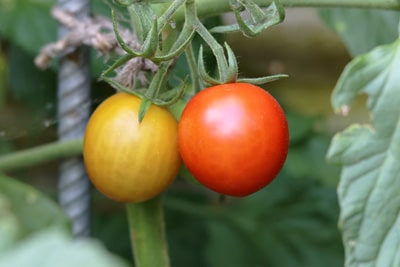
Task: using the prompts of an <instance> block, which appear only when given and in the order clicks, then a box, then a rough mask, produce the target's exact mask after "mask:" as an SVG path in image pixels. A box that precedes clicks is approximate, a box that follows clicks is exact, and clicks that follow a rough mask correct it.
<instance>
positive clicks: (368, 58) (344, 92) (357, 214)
mask: <svg viewBox="0 0 400 267" xmlns="http://www.w3.org/2000/svg"><path fill="white" fill-rule="evenodd" d="M399 49H400V41H399V40H397V41H396V42H394V43H392V44H390V45H385V46H379V47H377V48H375V49H373V50H372V51H371V52H369V53H367V54H363V55H360V56H358V57H356V58H355V59H354V60H353V61H352V62H351V63H350V64H349V65H348V66H347V67H346V69H345V70H344V72H343V74H342V76H341V78H340V79H339V81H338V83H337V85H336V88H335V91H334V93H333V97H332V102H333V106H334V108H335V109H337V110H343V109H348V106H349V105H351V103H352V101H353V100H354V98H355V96H356V95H357V94H359V93H366V94H368V96H369V98H368V103H367V105H368V109H369V110H370V111H371V120H372V125H354V126H351V127H349V128H348V129H346V130H345V131H344V132H342V133H340V134H337V135H336V136H335V138H334V139H333V141H332V145H331V147H330V150H329V153H328V156H329V158H330V159H331V160H332V161H336V162H339V163H341V164H342V165H343V170H342V179H341V181H340V185H339V189H338V190H339V191H338V192H339V200H340V203H341V207H342V209H341V216H340V221H339V223H340V227H341V229H342V231H343V239H344V244H345V248H346V253H347V255H348V257H347V258H346V262H347V263H348V264H349V266H353V265H354V266H358V264H360V263H361V262H365V261H368V262H370V263H371V265H376V266H390V265H392V266H396V265H399V264H400V261H399V258H398V257H397V253H398V251H397V250H396V249H395V248H396V247H398V246H399V241H398V238H397V236H398V235H397V231H396V229H398V227H400V225H399V223H398V214H399V212H398V211H399V205H398V202H397V200H399V198H398V193H397V192H398V190H400V184H399V178H400V177H399V173H400V169H399V165H398V162H399V160H400V151H399V136H400V132H399V127H398V125H399V116H400V107H399V104H398V103H399V101H400V98H399V94H398V84H399V82H400V76H399V75H398V70H399V67H400V56H399V55H400V53H399Z"/></svg>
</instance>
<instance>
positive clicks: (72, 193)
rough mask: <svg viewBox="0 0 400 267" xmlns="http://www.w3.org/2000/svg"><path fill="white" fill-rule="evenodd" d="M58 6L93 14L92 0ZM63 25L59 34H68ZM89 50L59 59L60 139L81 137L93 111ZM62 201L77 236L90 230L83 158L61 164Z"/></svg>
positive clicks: (65, 1) (81, 14) (79, 13)
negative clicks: (91, 10)
mask: <svg viewBox="0 0 400 267" xmlns="http://www.w3.org/2000/svg"><path fill="white" fill-rule="evenodd" d="M58 6H59V7H60V8H61V9H63V10H66V11H68V12H70V13H71V14H74V15H75V16H76V17H77V18H78V19H79V18H80V19H82V18H84V17H87V16H89V15H90V0H58ZM68 31H69V29H68V28H66V27H65V26H63V25H60V26H59V28H58V37H59V38H61V37H63V36H64V35H66V34H67V33H68ZM88 103H90V58H89V49H88V48H87V47H80V48H78V49H77V51H75V52H73V53H72V54H71V55H67V56H66V57H64V58H62V59H61V60H60V62H59V72H58V118H59V123H58V137H59V139H60V140H66V139H73V138H77V137H81V136H82V135H83V134H84V130H85V126H86V123H87V120H88V117H89V114H90V105H88ZM58 189H59V193H58V196H59V203H60V205H61V207H62V208H63V209H64V211H65V212H66V214H67V215H68V216H69V217H70V218H71V221H72V226H73V233H74V235H75V236H76V237H84V236H88V235H89V233H90V197H89V189H90V183H89V180H88V178H87V175H86V172H85V168H84V165H83V161H82V158H81V157H76V158H71V159H68V160H65V161H63V162H62V163H61V165H60V176H59V183H58Z"/></svg>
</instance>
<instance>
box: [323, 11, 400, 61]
mask: <svg viewBox="0 0 400 267" xmlns="http://www.w3.org/2000/svg"><path fill="white" fill-rule="evenodd" d="M319 14H320V16H321V18H322V19H323V20H324V22H325V23H326V24H327V25H328V26H329V27H330V28H332V29H333V30H335V31H336V32H337V33H338V34H339V35H340V36H341V37H342V39H343V41H344V43H345V44H346V46H347V48H348V50H349V52H350V54H351V55H353V56H355V55H359V54H362V53H366V52H368V51H370V50H371V49H372V48H374V47H376V46H378V45H382V44H388V43H391V42H393V41H394V40H396V38H397V35H398V28H397V26H398V24H399V17H400V16H399V15H400V13H399V12H398V11H389V10H374V9H356V8H324V9H319ZM383 29H384V30H383Z"/></svg>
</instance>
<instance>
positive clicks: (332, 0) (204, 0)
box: [154, 0, 400, 23]
mask: <svg viewBox="0 0 400 267" xmlns="http://www.w3.org/2000/svg"><path fill="white" fill-rule="evenodd" d="M254 2H255V3H256V4H258V5H259V6H262V7H267V6H269V5H270V4H271V3H272V0H254ZM280 3H281V4H282V5H283V6H284V7H345V8H376V9H388V10H400V2H399V1H397V0H280ZM157 6H158V7H157ZM154 7H155V8H154V9H155V10H156V13H159V12H161V11H162V10H163V9H164V8H163V7H162V5H154ZM196 9H197V14H198V16H199V18H205V17H212V16H216V15H219V14H222V13H225V12H230V11H232V9H231V7H230V5H229V1H216V0H196ZM174 19H175V21H176V22H177V23H179V22H181V21H183V20H184V19H185V16H184V10H183V8H180V9H179V10H178V11H177V13H176V14H175V16H174Z"/></svg>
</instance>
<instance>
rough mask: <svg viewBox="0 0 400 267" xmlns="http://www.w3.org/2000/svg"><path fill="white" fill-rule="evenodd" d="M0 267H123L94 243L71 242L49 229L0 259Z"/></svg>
mask: <svg viewBox="0 0 400 267" xmlns="http://www.w3.org/2000/svg"><path fill="white" fill-rule="evenodd" d="M0 266H7V267H22V266H29V267H43V266H57V267H64V266H65V267H70V266H76V267H87V266H96V267H109V266H113V267H127V266H128V264H127V263H126V262H124V261H122V260H121V259H120V258H117V257H116V256H113V255H111V254H110V253H109V252H108V251H106V250H105V249H104V247H103V246H102V245H101V244H100V243H98V242H96V241H94V240H89V239H85V240H75V241H74V240H73V239H72V237H71V236H70V235H69V234H67V233H66V232H65V231H64V230H62V229H59V228H50V229H48V230H44V231H41V232H38V233H36V234H34V235H32V236H31V237H29V238H28V239H26V240H25V241H24V242H22V243H20V244H19V245H18V246H16V247H15V248H14V249H12V250H9V251H7V252H6V253H3V254H1V255H0Z"/></svg>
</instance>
